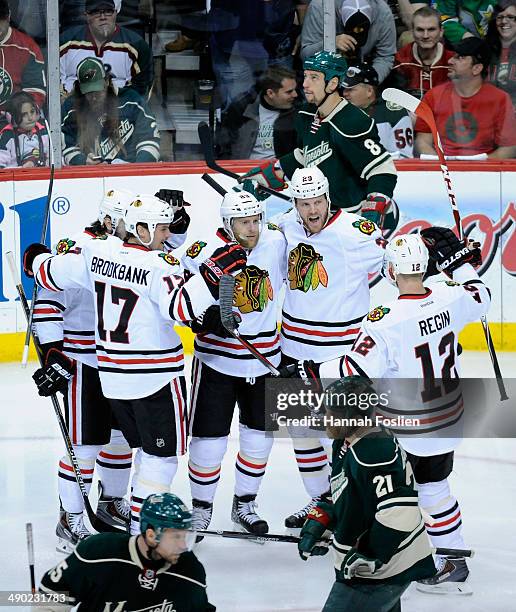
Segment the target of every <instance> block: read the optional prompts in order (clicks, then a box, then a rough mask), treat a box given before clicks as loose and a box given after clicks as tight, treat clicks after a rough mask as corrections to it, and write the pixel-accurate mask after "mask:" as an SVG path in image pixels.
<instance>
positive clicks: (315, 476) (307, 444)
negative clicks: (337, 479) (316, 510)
mask: <svg viewBox="0 0 516 612" xmlns="http://www.w3.org/2000/svg"><path fill="white" fill-rule="evenodd" d="M292 444H293V446H294V453H295V455H296V461H297V468H298V470H299V474H300V475H301V478H302V480H303V484H304V486H305V490H306V492H307V493H308V495H309V497H319V496H320V495H322V494H323V493H326V491H327V490H328V488H329V484H328V483H329V478H330V470H329V467H328V456H327V454H326V451H325V450H324V447H323V445H322V443H321V440H319V439H318V438H293V439H292Z"/></svg>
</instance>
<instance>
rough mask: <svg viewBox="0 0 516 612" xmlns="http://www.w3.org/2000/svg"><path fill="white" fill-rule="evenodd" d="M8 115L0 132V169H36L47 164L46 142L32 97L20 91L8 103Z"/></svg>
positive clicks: (44, 129) (42, 125)
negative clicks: (6, 121) (8, 120)
mask: <svg viewBox="0 0 516 612" xmlns="http://www.w3.org/2000/svg"><path fill="white" fill-rule="evenodd" d="M6 110H7V112H8V113H9V114H10V116H11V122H10V123H8V124H7V125H6V126H5V127H4V129H3V130H2V131H1V132H0V166H1V167H2V168H16V167H23V168H35V167H37V166H47V165H48V161H47V160H48V149H49V140H48V132H47V129H46V127H45V125H44V124H43V123H42V122H40V116H41V115H40V112H39V108H38V107H37V105H36V103H35V102H34V98H33V97H32V96H31V95H30V94H28V93H26V92H25V91H20V92H18V93H15V94H14V95H13V96H12V97H11V99H10V100H9V101H8V103H7V107H6Z"/></svg>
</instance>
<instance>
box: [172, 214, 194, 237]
mask: <svg viewBox="0 0 516 612" xmlns="http://www.w3.org/2000/svg"><path fill="white" fill-rule="evenodd" d="M189 225H190V215H189V214H188V213H187V212H186V210H185V209H184V208H179V209H178V210H176V212H175V213H174V218H173V219H172V223H171V224H170V225H169V227H168V229H169V230H170V233H171V234H186V231H187V229H188V227H189Z"/></svg>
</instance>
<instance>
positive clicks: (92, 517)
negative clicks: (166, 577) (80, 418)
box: [6, 251, 125, 533]
mask: <svg viewBox="0 0 516 612" xmlns="http://www.w3.org/2000/svg"><path fill="white" fill-rule="evenodd" d="M6 257H7V262H8V265H9V268H10V269H11V274H12V277H13V281H14V284H15V286H16V291H17V292H18V295H19V297H20V302H21V305H22V308H23V312H24V314H25V318H26V319H27V322H28V320H29V304H28V302H27V297H26V295H25V291H24V290H23V285H22V284H21V280H20V279H19V278H18V275H17V273H16V265H15V263H14V255H13V253H12V251H7V253H6ZM29 329H30V330H31V335H32V340H33V342H34V346H35V347H36V353H37V355H38V359H39V363H40V365H41V366H43V365H44V363H43V354H42V351H41V347H40V344H39V340H38V338H37V337H36V336H35V335H34V333H33V332H32V327H30V328H29ZM50 399H51V400H52V406H53V407H54V412H55V414H56V417H57V423H58V425H59V429H60V430H61V435H62V436H63V440H64V443H65V446H66V451H67V453H68V456H69V457H70V463H71V464H72V467H73V471H74V474H75V479H76V481H77V484H78V485H79V489H80V491H81V495H82V499H83V502H84V508H85V509H86V513H87V514H88V519H89V521H90V523H91V526H92V527H93V529H95V530H96V531H99V532H105V531H107V532H116V531H118V532H120V531H121V532H123V533H125V530H122V529H118V528H117V527H114V526H113V525H110V524H109V523H106V522H105V521H103V520H102V519H100V518H99V517H98V516H97V515H96V514H95V512H93V508H92V507H91V504H90V500H89V499H88V492H87V490H86V485H85V484H84V479H83V476H82V472H81V468H80V467H79V462H78V461H77V457H76V455H75V451H74V450H73V446H72V441H71V440H70V435H69V433H68V430H67V428H66V423H65V421H64V418H63V414H62V412H61V407H60V406H59V401H58V399H57V396H56V395H55V394H53V395H51V396H50Z"/></svg>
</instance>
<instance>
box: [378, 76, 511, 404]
mask: <svg viewBox="0 0 516 612" xmlns="http://www.w3.org/2000/svg"><path fill="white" fill-rule="evenodd" d="M382 98H383V99H384V100H386V101H387V102H394V103H395V104H398V105H399V106H401V107H403V108H405V109H406V110H409V111H410V112H411V113H414V114H415V115H416V116H417V117H419V118H420V119H423V121H424V122H425V123H426V124H427V125H428V127H429V128H430V131H431V132H432V138H433V141H434V148H435V150H436V153H437V157H438V158H439V165H440V167H441V173H442V175H443V179H444V184H445V185H446V191H447V193H448V200H449V201H450V206H451V209H452V212H453V218H454V219H455V225H456V227H457V233H458V235H459V240H464V228H463V227H462V219H461V216H460V212H459V208H458V206H457V198H456V197H455V193H454V191H453V183H452V180H451V176H450V171H449V170H448V165H447V164H446V158H445V157H444V150H443V146H442V143H441V138H440V136H439V132H438V131H437V124H436V122H435V117H434V114H433V112H432V109H431V108H430V106H429V105H428V104H427V103H426V102H424V101H422V100H418V99H417V98H416V97H414V96H412V95H411V94H409V93H407V92H406V91H401V90H400V89H394V88H392V87H391V88H388V89H386V90H385V91H384V92H383V93H382ZM480 322H481V323H482V329H483V330H484V336H485V339H486V343H487V350H488V352H489V356H490V358H491V363H492V364H493V370H494V373H495V377H496V383H497V385H498V391H499V392H500V400H501V401H502V402H503V401H505V400H507V399H509V396H508V395H507V391H506V390H505V384H504V381H503V376H502V372H501V370H500V364H499V363H498V357H497V355H496V350H495V347H494V344H493V339H492V337H491V331H490V329H489V323H488V322H487V317H486V315H482V316H481V317H480Z"/></svg>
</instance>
